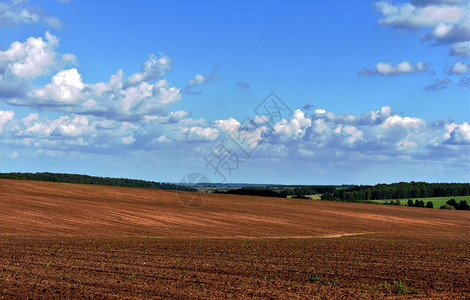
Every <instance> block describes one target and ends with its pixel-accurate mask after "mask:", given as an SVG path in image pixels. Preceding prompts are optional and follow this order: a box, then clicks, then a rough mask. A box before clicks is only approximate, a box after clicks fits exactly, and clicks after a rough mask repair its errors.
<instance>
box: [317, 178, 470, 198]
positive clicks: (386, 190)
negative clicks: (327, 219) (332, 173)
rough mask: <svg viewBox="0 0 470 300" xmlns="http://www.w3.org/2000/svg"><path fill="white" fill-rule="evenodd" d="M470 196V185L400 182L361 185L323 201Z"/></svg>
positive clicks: (338, 190) (340, 191)
mask: <svg viewBox="0 0 470 300" xmlns="http://www.w3.org/2000/svg"><path fill="white" fill-rule="evenodd" d="M468 195H470V183H427V182H414V181H411V182H399V183H392V184H377V185H375V186H368V185H360V186H353V187H349V188H345V189H336V190H335V191H334V192H332V193H331V192H328V193H324V194H323V195H322V200H341V201H350V202H355V201H361V200H384V199H406V198H430V197H449V196H468Z"/></svg>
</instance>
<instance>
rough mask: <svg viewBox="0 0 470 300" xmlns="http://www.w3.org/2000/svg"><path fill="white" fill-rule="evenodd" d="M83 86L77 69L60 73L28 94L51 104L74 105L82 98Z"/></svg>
mask: <svg viewBox="0 0 470 300" xmlns="http://www.w3.org/2000/svg"><path fill="white" fill-rule="evenodd" d="M84 88H85V85H84V84H83V82H82V77H81V75H80V74H78V71H77V69H75V68H73V69H69V70H64V71H61V72H59V73H57V74H55V75H54V76H53V77H52V81H51V83H49V84H46V85H45V86H44V87H42V88H38V89H36V90H33V91H32V92H31V94H30V96H31V97H33V98H38V99H41V100H50V101H52V102H57V103H59V104H61V103H65V104H67V103H75V102H77V100H79V98H80V97H82V96H83V95H82V91H83V89H84Z"/></svg>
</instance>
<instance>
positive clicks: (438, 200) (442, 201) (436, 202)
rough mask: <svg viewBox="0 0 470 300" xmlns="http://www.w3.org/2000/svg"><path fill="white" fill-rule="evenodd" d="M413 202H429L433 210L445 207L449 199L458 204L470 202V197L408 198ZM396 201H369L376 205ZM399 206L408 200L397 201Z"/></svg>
mask: <svg viewBox="0 0 470 300" xmlns="http://www.w3.org/2000/svg"><path fill="white" fill-rule="evenodd" d="M409 199H411V200H413V202H415V200H421V201H424V204H426V202H428V201H431V202H432V203H433V204H434V208H436V209H439V207H441V206H442V205H445V204H446V202H447V201H449V200H450V199H455V201H457V202H460V200H466V201H467V203H468V202H470V196H449V197H432V198H409ZM396 200H397V199H388V200H371V201H373V202H376V203H385V202H390V201H396ZM399 200H400V203H401V205H406V203H407V202H408V199H399Z"/></svg>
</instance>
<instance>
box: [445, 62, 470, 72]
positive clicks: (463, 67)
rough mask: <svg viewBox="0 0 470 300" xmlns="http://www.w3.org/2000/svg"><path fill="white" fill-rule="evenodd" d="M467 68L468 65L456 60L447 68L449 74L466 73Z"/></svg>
mask: <svg viewBox="0 0 470 300" xmlns="http://www.w3.org/2000/svg"><path fill="white" fill-rule="evenodd" d="M468 68H469V65H467V64H464V63H462V62H460V61H458V62H456V63H455V65H453V66H452V67H451V68H450V69H449V73H450V74H456V75H463V74H467V73H468Z"/></svg>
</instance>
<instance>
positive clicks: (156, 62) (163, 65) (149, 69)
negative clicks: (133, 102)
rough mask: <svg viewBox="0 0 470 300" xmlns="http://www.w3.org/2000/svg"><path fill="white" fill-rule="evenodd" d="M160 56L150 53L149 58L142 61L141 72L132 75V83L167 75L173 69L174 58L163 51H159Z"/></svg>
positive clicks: (130, 78) (130, 79)
mask: <svg viewBox="0 0 470 300" xmlns="http://www.w3.org/2000/svg"><path fill="white" fill-rule="evenodd" d="M159 54H160V58H158V57H157V56H156V55H155V54H150V55H149V59H148V60H146V61H145V62H143V63H142V65H141V67H140V72H137V73H135V74H133V75H131V76H130V77H129V78H128V81H129V82H130V83H131V84H137V83H140V82H142V81H152V80H157V79H160V78H163V77H165V75H166V74H167V73H168V72H169V71H171V70H172V69H173V67H172V66H171V62H172V59H171V58H170V57H168V56H166V55H164V54H163V53H161V52H160V53H159Z"/></svg>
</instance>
